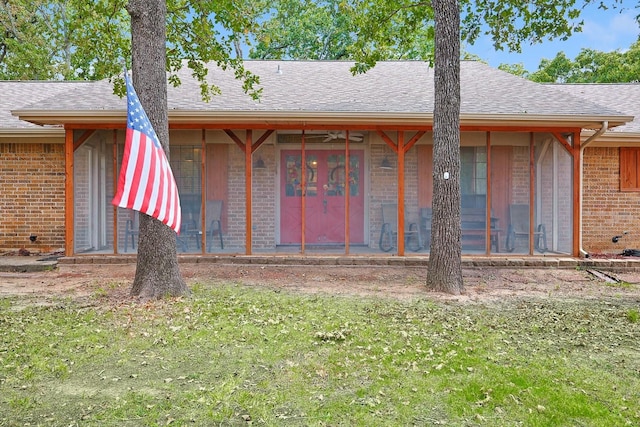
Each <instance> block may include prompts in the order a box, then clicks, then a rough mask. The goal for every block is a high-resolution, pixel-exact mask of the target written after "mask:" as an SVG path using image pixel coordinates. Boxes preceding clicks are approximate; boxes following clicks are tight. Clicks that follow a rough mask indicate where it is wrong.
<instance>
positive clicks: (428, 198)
mask: <svg viewBox="0 0 640 427" xmlns="http://www.w3.org/2000/svg"><path fill="white" fill-rule="evenodd" d="M416 155H417V156H418V159H417V168H418V171H417V177H418V183H417V184H418V220H419V226H420V240H421V241H422V249H421V250H422V251H423V252H429V251H430V250H431V249H430V248H431V214H432V209H433V208H432V199H433V145H432V144H428V145H427V144H425V145H418V146H416Z"/></svg>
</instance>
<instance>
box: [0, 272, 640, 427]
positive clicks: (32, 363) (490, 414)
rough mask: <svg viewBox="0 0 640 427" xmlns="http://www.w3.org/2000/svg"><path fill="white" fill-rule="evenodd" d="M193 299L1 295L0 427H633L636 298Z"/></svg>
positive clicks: (208, 288) (639, 411)
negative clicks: (117, 300) (44, 299)
mask: <svg viewBox="0 0 640 427" xmlns="http://www.w3.org/2000/svg"><path fill="white" fill-rule="evenodd" d="M114 286H115V285H114ZM193 291H194V295H193V297H191V298H188V299H179V300H170V301H162V302H155V303H151V304H146V305H140V304H131V303H126V304H120V305H113V304H111V303H109V302H108V300H107V299H106V298H105V295H104V294H105V293H104V292H96V293H95V294H94V295H93V296H92V297H91V298H89V299H75V300H72V299H57V300H54V301H53V304H51V305H47V306H38V305H36V304H33V300H31V299H26V298H19V297H11V298H2V299H0V426H25V425H29V426H35V425H42V426H75V425H81V426H156V425H158V426H160V425H163V426H164V425H179V426H182V425H198V426H200V425H203V426H209V425H223V426H236V425H237V426H243V425H268V426H282V425H285V426H307V425H309V426H343V425H344V426H374V425H375V426H377V425H384V426H410V425H417V426H432V425H448V426H598V427H602V426H625V425H630V426H637V425H640V320H639V319H638V309H639V307H638V302H637V301H635V302H632V301H624V300H620V299H610V300H607V301H596V300H586V299H585V300H572V301H568V300H554V299H550V298H548V299H526V300H523V299H518V300H505V301H503V302H501V303H487V304H478V303H475V304H458V303H444V302H442V303H441V302H433V301H429V300H427V299H424V300H417V301H412V302H399V301H395V300H392V299H383V298H376V299H374V298H364V297H356V296H352V297H348V296H340V297H332V296H329V295H306V294H300V293H288V292H278V291H276V290H272V289H261V288H255V287H254V288H251V287H244V286H237V285H233V284H229V285H226V286H212V285H208V284H199V285H197V286H195V287H194V289H193Z"/></svg>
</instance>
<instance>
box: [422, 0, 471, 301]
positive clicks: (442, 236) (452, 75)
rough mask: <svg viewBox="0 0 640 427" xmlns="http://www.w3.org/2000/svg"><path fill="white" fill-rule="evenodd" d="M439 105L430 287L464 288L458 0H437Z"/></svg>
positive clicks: (452, 290)
mask: <svg viewBox="0 0 640 427" xmlns="http://www.w3.org/2000/svg"><path fill="white" fill-rule="evenodd" d="M433 9H434V14H435V71H434V77H435V78H434V85H435V105H434V113H433V219H432V225H431V249H430V253H429V271H428V273H427V286H428V287H430V288H431V289H433V290H436V291H440V292H447V293H451V294H456V295H457V294H460V292H462V289H463V284H462V265H461V258H460V257H461V253H462V244H461V237H460V236H461V230H460V11H459V6H458V1H457V0H434V1H433Z"/></svg>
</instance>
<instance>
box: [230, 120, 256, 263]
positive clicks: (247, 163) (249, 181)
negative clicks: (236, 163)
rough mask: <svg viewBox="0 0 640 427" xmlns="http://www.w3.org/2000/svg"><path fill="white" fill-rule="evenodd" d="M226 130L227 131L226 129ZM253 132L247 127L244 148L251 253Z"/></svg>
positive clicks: (247, 236)
mask: <svg viewBox="0 0 640 427" xmlns="http://www.w3.org/2000/svg"><path fill="white" fill-rule="evenodd" d="M225 132H226V131H225ZM252 138H253V132H252V130H251V129H247V131H246V135H245V144H244V147H245V150H244V179H245V206H246V215H245V253H246V254H247V255H251V252H252V245H251V237H252V236H251V209H252V197H253V194H252V193H251V191H252V190H251V185H252V168H253V163H252V161H251V149H250V147H251V145H252Z"/></svg>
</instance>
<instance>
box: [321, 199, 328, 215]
mask: <svg viewBox="0 0 640 427" xmlns="http://www.w3.org/2000/svg"><path fill="white" fill-rule="evenodd" d="M322 209H323V210H324V213H327V199H324V200H322Z"/></svg>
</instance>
